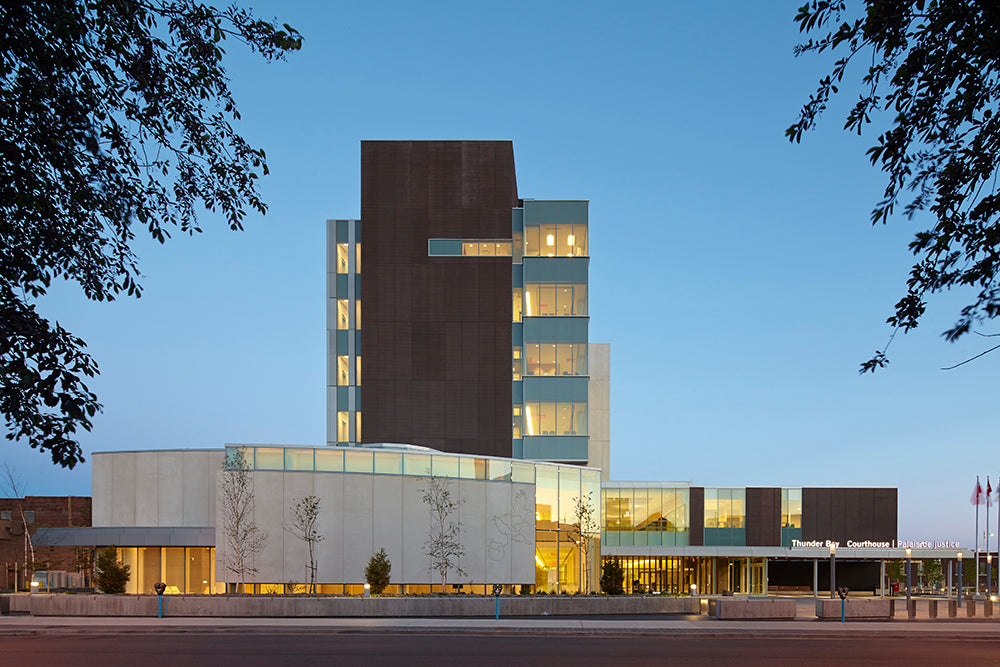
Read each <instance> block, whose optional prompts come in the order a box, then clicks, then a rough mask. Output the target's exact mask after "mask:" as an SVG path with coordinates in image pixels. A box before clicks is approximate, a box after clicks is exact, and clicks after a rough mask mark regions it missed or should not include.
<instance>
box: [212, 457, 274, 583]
mask: <svg viewBox="0 0 1000 667" xmlns="http://www.w3.org/2000/svg"><path fill="white" fill-rule="evenodd" d="M220 485H221V488H220V490H219V497H220V498H221V501H222V531H223V535H224V537H225V540H226V546H225V557H224V559H223V562H224V563H225V568H226V570H227V571H228V572H230V573H231V574H233V575H235V576H236V578H237V583H239V591H240V592H241V593H242V592H243V591H244V586H245V584H246V579H247V575H249V574H254V573H256V572H257V567H256V566H255V565H254V564H253V558H254V556H256V555H257V554H258V553H260V552H261V551H263V550H264V545H265V544H266V543H267V533H265V532H264V531H262V530H260V529H259V528H258V527H257V522H256V520H255V519H254V493H253V473H252V472H251V470H250V464H249V462H248V461H247V460H246V454H245V453H244V452H243V450H242V449H229V450H226V457H225V459H224V461H223V463H222V475H221V479H220Z"/></svg>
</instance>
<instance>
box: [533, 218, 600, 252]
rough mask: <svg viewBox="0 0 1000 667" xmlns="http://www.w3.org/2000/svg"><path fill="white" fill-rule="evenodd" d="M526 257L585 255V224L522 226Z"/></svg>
mask: <svg viewBox="0 0 1000 667" xmlns="http://www.w3.org/2000/svg"><path fill="white" fill-rule="evenodd" d="M524 255H525V256H526V257H586V256H587V225H540V226H539V225H528V226H526V227H525V228H524Z"/></svg>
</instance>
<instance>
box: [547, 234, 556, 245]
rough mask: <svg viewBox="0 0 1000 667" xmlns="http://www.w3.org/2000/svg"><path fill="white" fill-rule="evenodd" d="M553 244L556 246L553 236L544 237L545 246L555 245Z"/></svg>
mask: <svg viewBox="0 0 1000 667" xmlns="http://www.w3.org/2000/svg"><path fill="white" fill-rule="evenodd" d="M555 244H556V235H555V234H549V235H548V236H546V237H545V245H555Z"/></svg>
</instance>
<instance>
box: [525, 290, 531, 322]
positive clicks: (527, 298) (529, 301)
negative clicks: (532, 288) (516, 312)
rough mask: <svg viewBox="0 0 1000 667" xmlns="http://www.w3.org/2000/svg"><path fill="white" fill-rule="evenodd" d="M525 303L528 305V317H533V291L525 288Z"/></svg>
mask: <svg viewBox="0 0 1000 667" xmlns="http://www.w3.org/2000/svg"><path fill="white" fill-rule="evenodd" d="M524 305H525V306H526V307H527V311H528V317H531V292H529V291H528V290H524Z"/></svg>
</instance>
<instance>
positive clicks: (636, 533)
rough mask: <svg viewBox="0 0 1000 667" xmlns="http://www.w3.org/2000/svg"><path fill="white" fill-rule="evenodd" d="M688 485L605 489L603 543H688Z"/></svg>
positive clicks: (602, 521)
mask: <svg viewBox="0 0 1000 667" xmlns="http://www.w3.org/2000/svg"><path fill="white" fill-rule="evenodd" d="M690 495H691V493H690V491H689V489H688V488H687V487H659V486H645V487H605V488H603V489H601V498H602V500H601V507H602V512H603V514H602V517H601V531H602V536H601V540H602V543H603V544H605V545H607V546H615V547H617V546H627V547H631V546H685V545H687V544H688V539H689V537H688V533H689V530H690V520H689V510H688V504H689V500H690Z"/></svg>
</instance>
